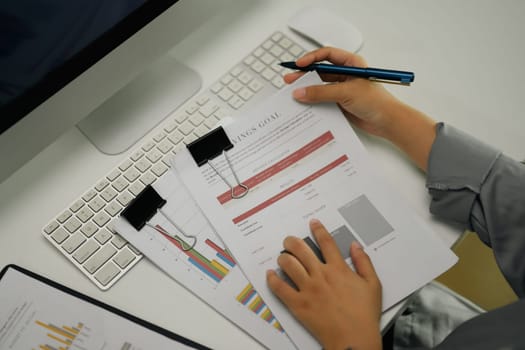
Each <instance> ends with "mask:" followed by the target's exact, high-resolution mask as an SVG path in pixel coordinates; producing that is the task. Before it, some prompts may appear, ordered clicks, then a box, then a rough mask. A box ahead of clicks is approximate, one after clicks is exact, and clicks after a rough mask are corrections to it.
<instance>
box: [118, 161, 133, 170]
mask: <svg viewBox="0 0 525 350" xmlns="http://www.w3.org/2000/svg"><path fill="white" fill-rule="evenodd" d="M132 165H133V162H132V161H131V160H129V159H126V160H125V161H123V162H122V164H120V165H119V167H118V168H119V169H120V170H122V171H126V170H128V169H129V167H130V166H132Z"/></svg>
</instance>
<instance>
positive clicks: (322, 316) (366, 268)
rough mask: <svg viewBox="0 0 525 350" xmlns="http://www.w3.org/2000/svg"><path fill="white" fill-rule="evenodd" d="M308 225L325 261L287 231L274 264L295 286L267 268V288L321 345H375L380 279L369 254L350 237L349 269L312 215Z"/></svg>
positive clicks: (378, 343) (340, 349)
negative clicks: (350, 260) (276, 261)
mask: <svg viewBox="0 0 525 350" xmlns="http://www.w3.org/2000/svg"><path fill="white" fill-rule="evenodd" d="M310 229H311V230H312V233H313V236H314V238H315V239H316V241H317V243H318V244H319V247H320V249H321V252H322V254H323V257H324V259H325V261H326V263H322V262H321V261H320V260H319V259H318V258H317V256H316V255H315V254H314V252H313V251H312V250H311V249H310V247H308V245H307V244H306V243H305V242H304V241H303V240H301V239H299V238H296V237H288V238H286V239H285V240H284V243H283V244H284V248H285V250H286V251H287V252H289V254H288V253H284V254H281V255H280V256H279V258H278V264H279V266H280V267H281V268H282V270H283V271H284V272H285V273H286V274H287V275H288V277H290V279H291V280H292V281H293V282H294V283H295V285H296V286H297V288H298V289H295V288H293V287H292V286H290V285H289V284H288V283H286V282H285V281H284V280H282V279H281V278H280V277H278V276H277V274H276V273H275V271H268V274H267V281H268V285H269V287H270V289H271V290H272V291H273V292H274V293H275V295H277V297H279V299H281V301H282V302H283V303H284V304H285V305H286V306H287V307H288V308H289V309H290V311H291V312H292V314H293V315H294V316H295V317H296V318H297V319H298V320H299V321H300V322H301V323H302V324H303V325H304V326H305V327H306V328H307V329H308V330H309V331H310V333H311V334H312V335H313V336H314V337H315V338H316V339H317V340H318V341H319V342H320V343H321V344H322V346H323V347H324V349H326V350H330V349H334V350H344V349H350V348H351V349H353V350H358V349H381V336H380V332H379V319H380V315H381V284H380V282H379V279H378V277H377V275H376V272H375V270H374V267H373V266H372V262H371V261H370V258H369V257H368V255H367V254H366V253H365V252H364V250H363V249H362V248H361V247H360V246H359V244H357V242H353V244H352V245H351V247H350V255H351V258H352V262H353V264H354V266H355V269H356V271H355V272H354V271H353V270H352V269H351V268H350V267H349V266H348V265H347V264H346V262H345V261H344V259H343V257H342V256H341V253H340V252H339V248H338V247H337V245H336V243H335V241H334V239H333V238H332V236H331V235H330V233H328V231H326V229H325V228H324V226H323V225H322V224H321V223H320V222H319V221H317V220H312V221H311V222H310Z"/></svg>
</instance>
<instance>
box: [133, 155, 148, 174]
mask: <svg viewBox="0 0 525 350" xmlns="http://www.w3.org/2000/svg"><path fill="white" fill-rule="evenodd" d="M135 168H137V170H138V171H140V172H141V173H143V172H145V171H146V170H148V169H149V168H151V162H150V161H149V160H148V159H147V158H142V159H141V160H139V161H138V162H136V163H135Z"/></svg>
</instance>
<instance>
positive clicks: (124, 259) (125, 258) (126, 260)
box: [113, 248, 137, 269]
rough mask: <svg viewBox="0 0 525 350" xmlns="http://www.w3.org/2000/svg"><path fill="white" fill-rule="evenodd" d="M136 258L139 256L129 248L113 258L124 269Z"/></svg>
mask: <svg viewBox="0 0 525 350" xmlns="http://www.w3.org/2000/svg"><path fill="white" fill-rule="evenodd" d="M136 258H137V257H136V256H135V254H133V253H132V252H131V251H130V250H129V249H127V248H125V249H123V250H122V251H120V252H119V253H118V254H117V256H116V257H115V258H113V261H114V262H116V263H117V265H118V266H120V268H121V269H124V268H126V266H128V265H129V264H130V263H131V262H132V261H133V260H135V259H136Z"/></svg>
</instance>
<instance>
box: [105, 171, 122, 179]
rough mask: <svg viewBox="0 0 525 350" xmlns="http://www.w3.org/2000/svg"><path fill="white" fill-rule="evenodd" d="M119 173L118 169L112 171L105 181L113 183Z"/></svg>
mask: <svg viewBox="0 0 525 350" xmlns="http://www.w3.org/2000/svg"><path fill="white" fill-rule="evenodd" d="M119 175H120V171H119V170H118V169H115V170H113V171H112V172H111V173H109V175H108V176H106V179H108V180H109V181H114V180H115V179H116V178H117V177H119Z"/></svg>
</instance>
